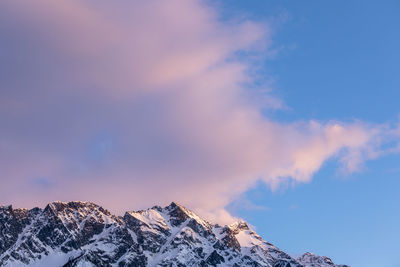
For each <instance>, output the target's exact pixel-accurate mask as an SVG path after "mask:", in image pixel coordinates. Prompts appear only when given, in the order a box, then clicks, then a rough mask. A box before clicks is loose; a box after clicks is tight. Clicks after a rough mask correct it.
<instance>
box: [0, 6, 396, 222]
mask: <svg viewBox="0 0 400 267" xmlns="http://www.w3.org/2000/svg"><path fill="white" fill-rule="evenodd" d="M0 36H2V39H1V46H0V59H1V60H0V80H1V81H2V83H1V85H0V86H1V88H0V97H1V98H0V120H1V125H0V131H1V134H0V162H1V163H0V164H1V169H2V184H3V186H2V187H1V189H0V195H1V198H0V201H1V202H2V203H6V202H8V203H14V204H16V205H20V206H32V205H43V203H45V202H48V201H51V200H54V199H60V200H71V199H81V200H90V201H94V202H98V203H100V204H104V205H105V206H106V207H111V208H112V209H114V210H115V211H122V210H127V209H133V208H141V207H145V206H148V205H152V204H163V203H166V202H169V201H172V200H175V201H178V202H182V203H183V204H185V205H189V206H190V207H192V208H194V209H197V210H198V211H199V212H201V213H203V214H208V216H209V217H210V218H214V219H215V220H224V219H225V218H228V217H229V215H228V214H227V212H226V211H225V210H224V207H225V206H226V205H227V204H229V203H230V202H231V201H232V200H234V199H235V198H236V197H237V196H239V195H240V194H242V193H243V192H245V191H246V190H247V189H248V188H249V187H251V186H252V185H254V184H255V182H256V181H258V180H263V181H264V182H266V183H268V184H271V185H272V186H278V185H279V183H280V181H281V179H282V178H290V179H292V180H293V181H296V182H308V181H310V179H311V178H312V175H313V174H314V173H315V172H317V171H318V169H319V168H320V167H321V166H322V165H323V163H324V162H325V161H326V160H327V159H329V158H331V157H336V158H338V159H339V161H340V162H341V164H342V167H343V169H344V170H346V171H349V172H353V171H356V170H358V169H359V168H360V166H361V165H362V163H363V162H364V161H365V160H369V159H373V158H376V157H378V156H379V155H380V154H382V153H385V152H384V151H382V149H381V147H382V144H383V143H386V142H389V141H393V140H396V138H398V136H396V134H395V133H396V130H394V129H390V128H388V126H384V125H370V124H366V123H362V122H353V123H341V122H333V121H332V122H325V123H322V122H316V121H308V122H306V121H303V122H295V123H281V122H278V121H273V120H271V119H269V118H267V117H265V116H262V115H261V112H260V109H259V108H260V107H259V103H258V101H257V100H254V92H252V91H251V90H248V86H249V85H251V84H252V83H254V82H255V80H254V79H255V78H254V77H252V76H251V74H250V73H251V70H252V68H253V65H254V63H255V62H254V60H255V59H254V58H253V57H251V56H247V57H246V56H245V55H250V54H252V53H256V54H258V55H259V56H262V54H263V53H267V52H268V49H269V45H270V37H271V36H270V30H269V28H268V25H266V24H262V23H255V22H251V21H239V22H238V21H236V22H232V21H221V20H219V18H218V13H217V11H216V10H214V9H213V8H211V7H209V6H207V5H206V4H205V3H204V2H202V1H195V0H172V1H156V0H154V1H145V2H136V1H134V2H125V1H113V2H109V1H96V2H85V3H84V2H80V1H68V2H57V3H55V2H53V1H47V0H39V1H35V2H34V3H33V2H32V3H31V2H24V1H2V2H1V3H0ZM263 97H265V99H264V100H263V103H267V107H264V108H277V107H279V106H280V105H281V102H280V100H277V99H275V98H274V97H272V96H270V95H265V94H264V95H263ZM38 181H39V182H38ZM41 185H44V186H41Z"/></svg>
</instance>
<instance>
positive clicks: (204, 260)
mask: <svg viewBox="0 0 400 267" xmlns="http://www.w3.org/2000/svg"><path fill="white" fill-rule="evenodd" d="M0 266H10V267H11V266H13V267H14V266H16V267H18V266H69V267H73V266H105V267H107V266H118V267H123V266H137V267H141V266H171V267H172V266H176V267H181V266H182V267H183V266H232V267H239V266H255V267H256V266H265V267H301V266H304V267H328V266H329V267H331V266H335V267H339V266H342V267H344V265H335V264H333V263H332V261H331V260H330V259H329V258H327V257H320V256H316V255H313V254H311V253H306V254H304V255H303V256H301V257H300V258H298V259H294V258H292V257H291V256H289V255H288V254H286V253H285V252H283V251H281V250H279V249H278V248H276V247H275V246H274V245H272V244H270V243H268V242H266V241H264V240H263V239H262V238H261V237H260V236H259V235H257V233H256V232H254V231H252V230H251V229H250V228H249V226H248V225H247V224H246V223H245V222H237V223H234V224H232V225H228V226H220V225H216V224H211V223H209V222H207V221H205V220H203V219H202V218H200V217H199V216H197V215H196V214H194V213H193V212H192V211H190V210H188V209H186V208H184V207H182V206H180V205H178V204H176V203H171V204H170V205H169V206H167V207H164V208H161V207H159V206H155V207H153V208H151V209H147V210H141V211H132V212H126V213H125V215H124V216H123V217H119V216H115V215H112V214H111V213H110V212H108V211H107V210H105V209H103V208H102V207H100V206H98V205H96V204H93V203H89V202H68V203H65V202H53V203H50V204H48V205H47V206H46V207H45V208H44V209H39V208H34V209H31V210H27V209H13V208H12V207H11V206H2V207H0Z"/></svg>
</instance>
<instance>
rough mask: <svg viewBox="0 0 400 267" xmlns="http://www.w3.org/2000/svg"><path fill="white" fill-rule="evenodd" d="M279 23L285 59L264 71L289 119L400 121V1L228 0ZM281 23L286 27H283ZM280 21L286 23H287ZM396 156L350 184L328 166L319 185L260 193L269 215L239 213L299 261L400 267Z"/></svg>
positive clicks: (255, 194) (350, 178) (229, 5)
mask: <svg viewBox="0 0 400 267" xmlns="http://www.w3.org/2000/svg"><path fill="white" fill-rule="evenodd" d="M223 5H224V7H225V8H226V9H225V12H226V13H227V14H235V13H236V14H237V13H241V12H244V11H245V12H246V13H247V14H248V15H249V16H252V17H254V18H256V19H260V20H265V19H267V20H271V19H272V20H273V21H277V22H276V23H275V28H274V35H273V42H274V45H275V46H276V47H280V48H281V49H280V51H279V53H278V54H277V55H276V56H275V57H274V58H273V59H272V60H269V61H267V62H266V63H265V66H264V69H263V71H265V72H266V73H268V74H269V75H272V76H273V77H274V82H273V85H274V88H275V90H276V91H275V93H276V94H278V95H279V96H281V97H282V98H283V100H284V102H285V104H286V105H287V106H288V107H289V108H290V109H289V110H286V111H282V112H281V111H280V112H276V113H275V114H273V116H275V117H276V118H279V119H282V120H288V121H291V120H297V119H318V120H327V119H332V118H333V119H338V120H352V119H360V120H365V121H370V122H376V123H385V122H392V123H395V122H396V121H397V120H398V116H399V113H400V108H399V102H398V101H399V99H400V73H399V70H400V68H399V62H400V51H399V47H400V32H399V27H400V16H398V12H399V10H400V2H398V1H223ZM279 18H281V19H279ZM282 18H283V19H282ZM399 162H400V157H399V156H398V155H392V156H387V157H384V158H381V159H378V160H376V161H370V162H368V163H367V164H366V165H365V166H364V168H363V169H362V170H361V171H360V172H358V173H356V174H350V175H343V174H341V173H339V172H338V171H337V166H336V163H335V162H333V161H329V162H326V163H325V164H324V166H323V168H322V169H321V170H320V171H319V172H318V173H317V174H316V175H315V176H314V179H313V181H312V182H310V183H308V184H300V185H296V186H294V187H292V186H289V187H288V188H282V189H280V190H278V191H276V192H272V191H271V190H270V189H268V188H267V187H265V186H264V185H262V184H260V185H259V186H257V187H255V188H254V189H253V190H250V191H249V192H247V193H246V194H245V196H246V198H247V199H249V200H251V201H252V202H253V203H255V204H257V205H259V206H266V207H267V209H266V210H264V209H257V208H254V209H253V210H251V209H250V210H246V209H244V208H242V209H241V208H240V206H239V207H237V208H234V211H235V212H236V213H237V214H238V215H240V216H242V217H243V218H245V219H247V220H249V221H250V223H252V224H253V225H255V226H256V228H257V231H258V232H259V233H260V234H261V235H262V236H264V237H265V238H266V239H268V240H270V241H271V242H273V243H275V244H277V245H278V246H280V247H281V248H283V249H287V250H288V251H290V252H291V253H293V254H300V253H302V252H303V250H304V249H308V250H310V251H312V252H314V253H316V254H321V255H328V256H331V257H332V259H333V260H334V262H336V263H346V264H349V265H351V266H363V267H364V266H365V267H367V266H371V267H372V266H388V267H389V266H400V260H399V258H398V251H399V248H400V245H399V241H398V239H399V237H400V229H399V227H398V226H399V225H400V194H399V188H400V179H399V178H400V168H399V167H398V163H399Z"/></svg>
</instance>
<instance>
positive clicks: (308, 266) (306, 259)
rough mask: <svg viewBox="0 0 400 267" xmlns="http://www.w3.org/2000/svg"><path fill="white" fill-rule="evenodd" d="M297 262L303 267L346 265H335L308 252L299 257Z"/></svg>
mask: <svg viewBox="0 0 400 267" xmlns="http://www.w3.org/2000/svg"><path fill="white" fill-rule="evenodd" d="M297 260H298V261H299V262H300V263H301V264H303V265H304V267H340V266H341V267H345V266H347V265H336V264H334V263H333V261H332V260H331V259H330V258H328V257H325V256H318V255H315V254H313V253H310V252H306V253H304V254H303V255H301V256H300V257H299V258H297Z"/></svg>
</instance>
